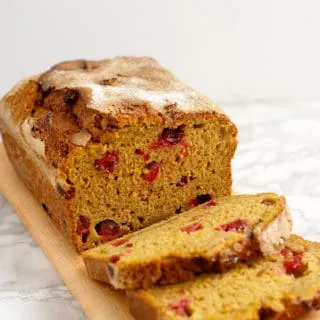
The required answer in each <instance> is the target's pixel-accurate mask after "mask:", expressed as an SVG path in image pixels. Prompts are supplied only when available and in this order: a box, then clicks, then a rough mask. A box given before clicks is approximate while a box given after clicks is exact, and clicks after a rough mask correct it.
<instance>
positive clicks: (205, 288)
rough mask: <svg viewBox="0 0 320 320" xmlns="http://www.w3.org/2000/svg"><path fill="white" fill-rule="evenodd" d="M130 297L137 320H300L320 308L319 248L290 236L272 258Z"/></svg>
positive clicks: (135, 292)
mask: <svg viewBox="0 0 320 320" xmlns="http://www.w3.org/2000/svg"><path fill="white" fill-rule="evenodd" d="M128 296H129V303H130V308H131V312H132V313H133V315H134V316H135V318H136V319H137V320H160V319H161V320H183V319H190V320H200V319H201V320H258V319H261V320H266V319H268V320H271V319H273V320H276V319H277V320H280V319H281V320H289V319H297V317H299V316H301V315H303V314H305V313H306V312H307V311H310V310H314V309H320V244H319V243H312V242H309V241H306V240H304V239H302V238H300V237H298V236H291V237H290V239H289V240H288V241H287V242H286V243H285V248H284V249H282V250H281V253H280V254H278V255H276V256H274V257H272V258H270V257H268V258H261V259H257V260H256V261H254V262H251V263H239V264H237V266H235V267H234V268H232V269H231V270H229V271H228V272H226V273H224V274H212V273H211V274H203V275H200V276H198V277H196V278H195V279H194V280H192V281H189V282H185V283H179V284H174V285H169V286H159V287H153V288H151V289H148V290H137V291H131V292H128Z"/></svg>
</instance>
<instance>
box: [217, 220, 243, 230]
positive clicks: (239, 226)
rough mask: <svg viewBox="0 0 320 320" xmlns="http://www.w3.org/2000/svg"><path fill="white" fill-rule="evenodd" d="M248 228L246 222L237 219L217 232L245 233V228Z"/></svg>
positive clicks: (219, 228) (222, 226)
mask: <svg viewBox="0 0 320 320" xmlns="http://www.w3.org/2000/svg"><path fill="white" fill-rule="evenodd" d="M246 227H247V223H246V221H244V220H242V219H237V220H234V221H232V222H229V223H226V224H222V225H221V226H219V227H217V228H216V229H215V230H220V231H225V232H229V231H233V232H239V231H244V230H245V228H246Z"/></svg>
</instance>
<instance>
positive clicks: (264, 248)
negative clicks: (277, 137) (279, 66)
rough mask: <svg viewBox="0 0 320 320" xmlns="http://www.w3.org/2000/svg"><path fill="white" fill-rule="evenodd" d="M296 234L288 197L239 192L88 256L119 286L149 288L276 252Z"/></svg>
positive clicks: (92, 269) (98, 272)
mask: <svg viewBox="0 0 320 320" xmlns="http://www.w3.org/2000/svg"><path fill="white" fill-rule="evenodd" d="M279 226H280V227H279ZM290 233H291V218H290V216H289V213H288V210H287V208H286V202H285V199H284V198H283V197H280V196H278V195H276V194H273V193H265V194H258V195H239V196H231V197H226V198H220V199H218V200H217V203H215V202H214V201H212V200H211V201H209V202H208V203H206V204H204V205H201V206H199V207H197V208H194V209H191V210H189V211H188V212H184V213H182V214H180V215H179V216H175V217H172V218H170V219H168V220H167V221H163V222H159V223H157V224H154V225H152V226H150V227H148V228H145V229H143V230H140V231H137V232H134V233H131V234H129V235H126V236H124V237H122V238H119V239H117V240H114V241H112V242H108V243H107V244H103V245H100V246H98V247H97V248H94V249H91V250H88V251H86V252H84V253H83V257H84V261H85V263H86V266H87V270H88V273H89V275H90V276H91V277H92V278H94V279H96V280H100V281H105V282H109V283H111V284H112V285H113V286H114V287H115V288H117V289H132V288H141V287H143V288H147V287H150V286H152V285H153V284H168V283H176V282H181V281H186V280H190V279H192V278H193V277H194V276H195V275H196V274H198V273H200V272H205V271H223V270H225V269H228V268H229V267H231V266H233V265H234V264H236V263H237V262H238V261H241V260H249V259H253V258H255V257H257V256H259V255H261V254H264V255H271V254H274V253H276V252H279V250H280V249H281V247H282V245H283V243H284V240H286V239H287V238H288V237H289V236H290ZM261 241H262V242H261Z"/></svg>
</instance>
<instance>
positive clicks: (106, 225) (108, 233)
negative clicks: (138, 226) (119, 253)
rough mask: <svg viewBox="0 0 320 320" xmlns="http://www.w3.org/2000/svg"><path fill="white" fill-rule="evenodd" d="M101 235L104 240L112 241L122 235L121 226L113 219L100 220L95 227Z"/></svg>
mask: <svg viewBox="0 0 320 320" xmlns="http://www.w3.org/2000/svg"><path fill="white" fill-rule="evenodd" d="M95 229H96V231H97V233H98V235H99V236H101V237H103V238H104V240H106V241H110V240H112V239H114V238H116V237H117V236H119V235H120V227H119V225H118V224H117V223H116V222H114V221H113V220H109V219H107V220H103V221H101V222H99V223H98V224H97V225H96V227H95Z"/></svg>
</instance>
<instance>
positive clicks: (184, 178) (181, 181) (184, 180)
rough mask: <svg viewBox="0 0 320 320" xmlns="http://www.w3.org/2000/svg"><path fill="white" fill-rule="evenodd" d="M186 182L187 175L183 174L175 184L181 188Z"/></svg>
mask: <svg viewBox="0 0 320 320" xmlns="http://www.w3.org/2000/svg"><path fill="white" fill-rule="evenodd" d="M187 183H188V178H187V176H183V177H182V178H181V179H180V180H179V181H178V182H177V183H176V186H177V187H179V188H183V187H184V186H185V185H186V184H187Z"/></svg>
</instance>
